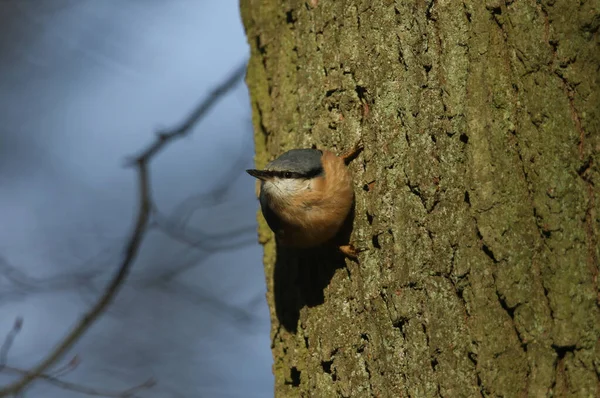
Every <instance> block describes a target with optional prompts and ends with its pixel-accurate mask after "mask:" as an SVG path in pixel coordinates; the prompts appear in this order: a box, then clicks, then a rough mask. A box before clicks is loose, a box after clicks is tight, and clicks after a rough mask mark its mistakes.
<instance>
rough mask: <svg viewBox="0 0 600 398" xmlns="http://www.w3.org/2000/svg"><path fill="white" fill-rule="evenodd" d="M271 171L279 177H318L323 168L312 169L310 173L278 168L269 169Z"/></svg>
mask: <svg viewBox="0 0 600 398" xmlns="http://www.w3.org/2000/svg"><path fill="white" fill-rule="evenodd" d="M269 173H270V174H271V175H272V176H273V177H278V178H286V179H287V178H289V179H291V178H307V179H308V178H313V177H316V176H318V175H320V174H322V173H323V169H322V168H318V169H313V170H310V171H309V172H308V173H298V172H295V171H277V170H272V171H269Z"/></svg>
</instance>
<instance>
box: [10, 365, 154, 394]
mask: <svg viewBox="0 0 600 398" xmlns="http://www.w3.org/2000/svg"><path fill="white" fill-rule="evenodd" d="M5 370H7V371H9V372H13V373H18V374H20V375H27V374H28V372H27V371H26V370H23V369H18V368H13V367H12V366H7V367H5ZM37 378H39V379H42V380H44V381H46V382H48V383H50V384H52V385H54V386H56V387H59V388H63V389H65V390H69V391H74V392H79V393H81V394H85V395H89V396H92V397H109V398H133V397H135V394H136V393H138V392H140V391H142V390H147V389H149V388H152V387H154V386H155V385H156V381H155V380H154V379H148V380H146V381H145V382H143V383H142V384H139V385H137V386H134V387H131V388H128V389H127V390H123V391H114V390H105V389H101V388H93V387H88V386H84V385H81V384H77V383H71V382H68V381H64V380H60V379H58V378H57V377H56V376H52V375H48V374H45V373H42V374H41V375H39V376H37Z"/></svg>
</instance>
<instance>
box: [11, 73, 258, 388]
mask: <svg viewBox="0 0 600 398" xmlns="http://www.w3.org/2000/svg"><path fill="white" fill-rule="evenodd" d="M245 71H246V63H245V62H244V63H243V64H242V65H240V66H238V67H237V68H236V69H235V71H234V72H233V73H232V74H231V75H230V76H229V77H228V78H227V79H226V80H225V81H224V82H223V83H222V84H220V85H219V86H218V87H216V88H215V89H214V90H213V91H212V92H211V93H210V94H209V95H208V97H207V98H206V99H204V100H203V101H202V102H201V103H200V104H199V105H198V107H197V108H196V109H194V111H193V112H192V113H191V114H190V116H189V117H188V118H187V119H186V120H185V121H184V122H183V123H182V124H181V125H180V126H178V127H176V128H175V129H173V130H171V131H166V132H160V133H158V135H157V137H156V139H155V140H154V142H152V143H151V144H150V145H149V146H148V147H147V148H146V149H145V150H144V151H142V152H141V153H140V154H139V155H138V156H137V157H135V159H133V160H132V161H130V162H129V165H130V166H133V167H135V168H136V169H137V173H138V192H139V194H138V212H137V217H136V221H135V226H134V228H133V232H132V233H131V235H130V237H129V239H128V242H127V246H126V250H125V256H124V258H123V261H122V262H121V264H120V266H119V269H118V270H117V272H116V273H115V275H114V276H113V278H112V279H111V281H110V283H109V284H108V286H107V287H106V290H105V291H104V294H103V295H102V296H101V297H100V298H99V299H98V301H97V302H96V303H95V304H94V305H93V306H92V308H91V309H90V310H89V311H88V312H87V313H86V314H84V316H83V317H82V318H81V319H80V320H79V321H78V323H77V324H76V325H75V327H74V328H73V329H72V330H71V331H70V332H69V333H68V334H67V335H66V336H65V337H64V339H63V340H62V341H61V342H60V343H59V344H58V345H57V346H56V347H55V348H54V349H53V350H52V351H51V352H50V353H49V354H48V356H46V358H44V359H43V360H42V361H41V362H40V363H39V364H38V365H36V366H35V367H34V368H33V369H31V371H29V372H27V373H25V374H24V375H23V377H22V378H21V379H20V380H17V381H16V382H14V383H12V384H9V385H8V386H6V387H4V388H2V389H1V390H0V397H6V396H10V395H15V394H18V393H19V392H20V391H22V390H23V389H24V388H25V387H26V386H27V385H28V384H29V383H31V382H32V381H33V380H35V379H36V378H38V377H41V376H42V374H44V373H45V372H46V371H47V369H48V368H49V367H51V366H52V365H54V364H55V363H56V362H57V361H58V360H60V359H61V358H62V357H63V356H64V355H65V354H66V352H67V351H68V350H69V349H70V348H71V347H72V346H73V345H74V344H75V343H76V342H77V341H78V340H79V339H80V338H81V336H82V335H83V334H84V333H85V332H86V331H87V330H88V329H89V328H90V326H92V324H93V323H94V322H95V321H96V320H97V319H98V317H99V316H100V315H101V314H102V313H103V312H104V311H105V310H106V308H107V307H108V305H109V304H110V303H111V302H112V301H113V299H114V297H115V295H116V293H117V292H118V291H119V289H120V287H121V285H122V284H123V282H124V281H125V279H126V278H127V275H128V274H129V271H130V270H131V266H132V265H133V262H134V260H135V258H136V256H137V254H138V251H139V248H140V246H141V243H142V240H143V238H144V235H145V232H146V226H147V225H148V220H149V218H150V210H151V208H152V196H151V190H150V178H149V170H148V166H149V163H150V161H151V160H152V158H153V157H154V156H155V155H156V154H157V153H158V152H159V151H161V150H162V149H164V148H165V147H166V145H167V144H169V143H172V142H173V141H174V140H175V139H177V138H182V137H184V136H186V135H188V134H189V133H190V132H191V131H192V127H194V125H195V124H196V123H197V122H198V121H199V120H201V119H202V118H203V117H204V116H205V115H206V113H207V112H208V111H209V110H210V109H211V108H212V107H213V106H214V105H215V104H216V103H217V101H218V100H219V99H221V98H222V97H223V95H225V94H226V93H227V92H229V91H230V90H231V89H232V88H233V87H235V86H236V84H237V83H238V82H239V81H240V80H241V79H242V77H243V76H244V75H245Z"/></svg>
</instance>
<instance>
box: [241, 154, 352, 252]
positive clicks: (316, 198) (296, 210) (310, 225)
mask: <svg viewBox="0 0 600 398" xmlns="http://www.w3.org/2000/svg"><path fill="white" fill-rule="evenodd" d="M361 150H362V145H357V146H356V147H355V148H354V149H353V150H352V151H350V152H348V153H347V154H345V155H342V156H336V155H335V154H333V153H332V152H329V151H321V150H318V149H292V150H291V151H288V152H286V153H284V154H283V155H281V156H279V157H278V158H277V159H275V160H273V161H272V162H270V163H268V164H267V166H266V167H265V169H264V170H254V169H252V170H246V171H247V172H248V174H250V175H251V176H253V177H256V178H258V179H259V180H260V187H259V189H260V192H259V193H258V195H259V200H260V205H261V210H262V213H263V215H264V217H265V220H266V221H267V224H268V225H269V227H270V228H271V230H273V232H274V233H275V236H276V238H277V242H278V244H281V245H283V246H291V247H297V248H310V247H316V246H321V245H323V244H326V243H330V242H333V240H334V238H335V237H336V236H337V235H338V232H340V229H341V228H342V226H343V225H344V222H345V221H346V220H347V218H348V216H349V215H350V211H351V210H352V208H353V203H354V189H353V187H352V175H351V174H350V171H349V170H348V168H347V167H346V165H347V164H348V163H349V162H350V160H352V159H353V158H354V157H355V156H356V155H357V154H358V153H359V152H360V151H361ZM339 249H340V250H341V251H342V253H344V254H345V255H347V256H348V257H351V258H356V251H355V250H354V248H353V247H352V246H351V245H349V244H345V245H342V246H339Z"/></svg>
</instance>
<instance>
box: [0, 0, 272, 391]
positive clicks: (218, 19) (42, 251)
mask: <svg viewBox="0 0 600 398" xmlns="http://www.w3.org/2000/svg"><path fill="white" fill-rule="evenodd" d="M0 15H2V16H1V17H0V26H1V28H0V29H2V34H1V35H0V54H1V55H2V58H1V59H0V60H1V62H0V72H1V73H0V104H1V105H2V106H1V107H0V120H2V125H1V126H0V220H1V221H0V276H1V278H0V335H1V334H4V333H8V331H9V330H10V328H11V325H12V323H13V321H14V319H15V317H17V316H22V317H23V318H24V325H23V329H22V331H21V332H20V333H19V334H18V336H17V338H16V340H15V342H14V345H13V346H12V348H11V350H10V352H9V356H8V363H9V364H10V365H11V366H14V367H20V368H28V367H30V366H31V365H33V364H34V363H36V362H37V361H39V360H40V359H41V358H42V356H43V355H44V354H45V353H47V352H48V350H49V349H50V348H51V347H52V346H53V345H54V344H56V342H57V341H58V340H59V339H60V338H61V336H63V335H64V333H65V332H66V331H67V330H68V329H69V327H70V326H71V325H73V323H74V322H75V321H76V320H77V318H78V317H79V316H80V315H81V314H82V313H83V312H84V311H85V310H86V309H87V308H88V307H89V305H90V304H91V303H92V302H93V301H94V300H95V299H96V298H97V297H98V295H99V294H100V292H101V291H102V287H103V284H104V283H105V282H106V280H107V279H108V278H109V277H110V275H111V272H112V271H113V270H114V269H115V268H116V267H117V265H118V260H119V259H120V256H121V254H122V251H123V244H124V238H125V235H126V234H127V233H128V232H129V229H130V227H131V224H132V217H133V211H134V206H135V194H136V192H135V181H134V173H133V171H132V170H130V169H126V168H123V161H124V159H125V158H126V157H127V156H128V155H131V154H134V153H136V152H137V151H139V150H140V149H141V148H143V147H144V146H145V145H147V144H148V143H149V142H150V141H151V140H152V139H153V135H154V132H156V131H157V130H159V129H161V128H168V127H170V126H173V125H175V124H177V123H178V122H179V121H181V120H182V119H183V118H184V117H185V116H186V114H187V113H188V112H189V111H190V110H191V109H192V108H193V107H194V106H195V105H196V104H197V103H198V102H199V101H200V100H201V99H202V98H203V96H204V95H206V94H207V93H208V92H209V91H210V90H211V89H212V88H213V87H214V86H215V85H216V84H218V83H219V82H220V81H221V80H223V79H224V78H225V77H226V76H227V75H228V73H229V72H230V71H231V70H232V69H234V68H235V67H236V66H237V65H238V64H239V63H240V62H242V61H243V60H244V59H246V57H247V54H248V47H247V44H246V40H245V36H244V32H243V27H242V25H241V22H240V17H239V11H238V3H237V1H233V0H227V1H220V2H212V1H200V0H176V1H168V2H165V1H153V0H131V1H128V2H120V1H113V0H110V1H101V0H77V1H74V0H52V1H49V0H48V1H25V2H1V3H0ZM250 118H251V115H250V110H249V100H248V93H247V91H246V88H245V86H244V85H243V84H240V85H239V86H238V87H237V88H236V89H235V90H233V91H232V92H231V93H230V94H229V95H228V96H227V97H226V98H224V99H223V100H222V101H221V102H220V103H219V104H218V106H217V107H216V108H215V109H214V110H213V111H212V112H211V113H210V114H209V115H208V116H207V117H206V118H205V119H204V120H203V121H202V123H201V124H199V125H198V126H197V127H196V128H195V130H194V132H193V135H192V136H191V137H189V138H185V139H183V140H181V141H179V142H176V143H175V144H174V145H172V146H170V147H169V148H168V149H167V150H166V151H164V152H163V153H161V154H160V155H159V157H158V158H156V161H154V162H153V163H152V167H151V170H152V181H153V189H154V195H155V200H156V204H157V206H158V208H159V210H160V212H161V214H164V215H165V217H168V219H169V220H173V221H177V222H178V223H180V224H181V225H185V227H180V226H178V227H177V228H178V230H177V231H178V233H183V234H184V235H185V236H186V237H192V238H194V239H196V238H198V237H202V236H203V234H204V233H214V232H221V233H227V232H230V231H242V232H243V233H240V234H238V235H236V236H235V237H233V238H231V239H219V240H212V241H211V242H212V243H211V248H210V249H211V250H209V251H207V250H199V249H197V248H194V247H191V246H190V245H187V244H184V243H182V242H180V241H177V240H175V239H172V238H171V237H169V236H168V235H167V234H165V233H163V232H161V231H159V230H152V231H150V232H149V233H148V235H147V239H146V241H145V243H144V246H143V248H142V252H141V255H140V256H139V258H138V261H137V262H136V264H135V268H134V271H133V274H132V276H131V278H130V281H129V282H128V284H127V286H126V287H125V288H124V289H123V290H122V292H121V293H120V294H119V296H118V298H117V300H116V302H115V303H114V305H113V306H112V307H111V308H110V310H109V312H108V313H107V314H106V315H105V316H104V317H103V318H102V319H101V320H100V322H99V323H98V324H96V326H94V328H93V329H92V330H91V331H90V333H88V334H87V335H86V336H85V337H84V338H83V339H82V340H81V341H80V343H79V344H78V345H77V347H76V348H75V349H74V350H73V351H72V352H71V353H70V356H68V359H69V358H71V357H72V356H73V355H74V354H78V355H79V357H80V358H81V361H82V362H81V364H80V365H79V366H78V367H77V368H76V369H75V370H73V371H71V372H69V373H68V374H66V375H65V376H64V379H65V380H69V381H73V382H77V383H81V384H85V385H87V386H92V387H102V388H111V389H117V390H118V389H125V388H128V387H131V386H133V385H135V384H138V383H141V382H142V381H144V380H145V379H147V378H149V377H154V378H155V379H157V381H158V385H157V386H156V387H154V388H152V389H150V390H148V391H145V392H143V393H140V394H139V395H140V396H141V397H190V396H210V397H238V396H240V397H242V396H243V397H255V396H256V397H263V396H266V397H268V396H271V395H272V374H271V362H272V361H271V353H270V349H269V345H270V341H269V319H268V310H267V307H266V303H265V283H264V272H263V269H262V264H261V259H262V250H261V248H260V247H259V246H258V244H256V243H255V241H256V235H255V233H254V232H253V229H254V226H255V223H256V209H257V203H256V199H255V198H254V196H253V195H254V193H253V189H254V185H253V184H254V182H253V181H252V179H251V178H249V177H248V176H245V175H243V170H244V169H245V168H248V167H250V166H251V165H252V155H253V152H252V148H253V143H252V130H251V124H250ZM215 190H218V192H219V195H216V196H215V195H214V194H212V193H214V192H215ZM178 225H179V224H178ZM221 245H224V246H225V247H226V249H223V250H220V249H219V247H218V246H221ZM0 380H1V381H2V383H6V382H7V381H9V380H11V379H10V377H9V376H8V375H7V374H6V372H4V373H2V374H0ZM25 396H26V397H28V398H30V397H31V398H34V397H44V398H45V397H48V398H53V397H64V398H69V397H81V396H83V395H81V394H74V393H70V392H68V391H64V390H61V389H57V388H54V387H50V386H49V385H48V384H45V383H42V382H37V383H35V385H34V386H33V388H31V389H29V390H28V391H27V393H26V395H25Z"/></svg>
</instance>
